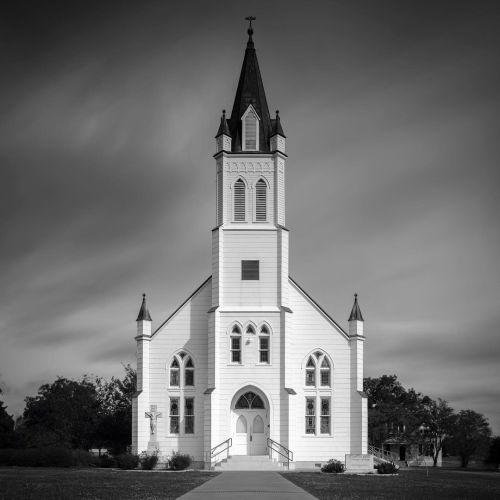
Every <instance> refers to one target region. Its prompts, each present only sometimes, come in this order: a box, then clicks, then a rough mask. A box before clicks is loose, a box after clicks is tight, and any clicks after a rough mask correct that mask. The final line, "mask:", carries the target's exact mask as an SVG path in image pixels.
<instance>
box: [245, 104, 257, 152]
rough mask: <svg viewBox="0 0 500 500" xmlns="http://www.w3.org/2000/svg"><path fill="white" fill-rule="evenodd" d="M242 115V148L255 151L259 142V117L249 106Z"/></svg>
mask: <svg viewBox="0 0 500 500" xmlns="http://www.w3.org/2000/svg"><path fill="white" fill-rule="evenodd" d="M249 108H250V109H248V110H247V112H246V113H245V115H244V116H243V150H244V151H257V150H258V149H259V148H258V147H257V145H258V143H259V119H258V117H257V113H255V111H254V110H253V108H252V107H251V106H249Z"/></svg>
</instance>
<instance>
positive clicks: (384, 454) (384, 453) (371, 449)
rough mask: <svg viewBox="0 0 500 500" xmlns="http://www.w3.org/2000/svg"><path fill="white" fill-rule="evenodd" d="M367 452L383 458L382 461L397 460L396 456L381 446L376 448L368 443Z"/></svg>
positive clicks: (392, 461)
mask: <svg viewBox="0 0 500 500" xmlns="http://www.w3.org/2000/svg"><path fill="white" fill-rule="evenodd" d="M368 453H370V454H371V455H373V456H374V457H377V458H379V459H380V460H383V461H384V462H391V463H394V460H397V457H396V456H394V455H393V454H392V453H391V452H390V451H387V450H383V449H382V448H377V447H376V446H372V445H371V444H369V445H368Z"/></svg>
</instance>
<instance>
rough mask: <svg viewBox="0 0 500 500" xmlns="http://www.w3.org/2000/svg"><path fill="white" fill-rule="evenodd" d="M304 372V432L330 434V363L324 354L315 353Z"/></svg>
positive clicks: (309, 358) (320, 352)
mask: <svg viewBox="0 0 500 500" xmlns="http://www.w3.org/2000/svg"><path fill="white" fill-rule="evenodd" d="M305 372H306V373H305V375H306V376H305V385H306V387H305V396H306V398H305V432H306V434H314V435H320V434H323V435H324V434H331V416H332V415H331V412H332V408H331V405H332V363H331V361H329V359H328V357H327V355H326V354H325V353H324V352H322V351H315V352H314V353H313V354H311V355H310V356H309V357H308V358H307V363H306V366H305Z"/></svg>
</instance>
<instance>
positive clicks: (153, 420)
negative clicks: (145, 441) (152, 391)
mask: <svg viewBox="0 0 500 500" xmlns="http://www.w3.org/2000/svg"><path fill="white" fill-rule="evenodd" d="M144 416H145V417H147V418H149V428H150V432H151V435H152V436H154V435H155V434H156V424H157V420H158V418H161V412H159V411H156V405H151V410H150V411H147V412H146V413H145V414H144Z"/></svg>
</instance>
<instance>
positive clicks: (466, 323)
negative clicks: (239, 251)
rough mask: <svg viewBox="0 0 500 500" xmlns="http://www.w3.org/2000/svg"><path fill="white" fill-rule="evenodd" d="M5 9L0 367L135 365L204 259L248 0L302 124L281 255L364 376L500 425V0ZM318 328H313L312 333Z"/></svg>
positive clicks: (47, 369) (32, 383)
mask: <svg viewBox="0 0 500 500" xmlns="http://www.w3.org/2000/svg"><path fill="white" fill-rule="evenodd" d="M3 5H4V6H3V8H2V14H1V16H0V23H1V24H0V40H1V41H0V60H1V66H2V67H1V69H0V168H1V174H2V175H1V176H2V183H1V185H2V195H1V197H0V209H1V214H2V215H1V218H0V229H1V240H0V252H1V261H0V282H1V287H0V337H1V338H0V340H1V343H0V384H1V386H2V388H3V389H4V391H5V394H4V399H5V402H6V404H8V406H9V411H11V412H20V411H22V409H23V399H24V397H25V396H26V395H34V394H35V393H36V391H37V388H38V386H39V385H40V384H42V383H45V382H50V381H52V380H54V378H55V377H56V376H57V375H62V376H66V377H78V376H81V375H82V374H84V373H93V374H97V375H103V376H106V377H109V376H111V375H121V374H122V368H121V363H122V362H123V363H128V362H134V356H135V343H134V340H133V337H134V334H135V318H136V314H137V311H138V309H139V305H140V297H141V293H142V292H143V291H144V292H146V293H147V294H148V297H149V305H150V309H151V313H152V316H153V319H154V323H153V325H154V326H158V325H159V324H160V323H161V321H162V320H163V319H165V317H166V316H168V315H169V313H170V312H171V311H172V310H173V309H174V308H175V307H177V306H178V305H179V304H180V303H181V302H182V301H183V300H184V299H185V298H186V297H187V296H188V295H189V294H190V293H191V292H192V291H193V290H194V289H195V288H196V287H197V286H198V285H199V284H200V283H201V282H202V281H203V280H204V279H205V278H206V277H207V276H208V275H209V274H210V251H211V232H210V230H211V228H212V227H213V225H214V220H215V183H214V180H215V165H214V161H213V159H212V154H213V153H214V151H215V148H214V139H213V136H214V135H215V133H216V131H217V127H218V123H219V118H220V113H221V109H222V108H226V109H228V111H229V110H230V109H231V106H232V101H233V98H234V94H235V90H236V83H237V78H238V75H239V71H240V68H241V62H242V59H243V53H244V48H245V44H246V39H247V36H246V25H245V22H244V20H243V18H244V17H245V16H247V15H250V14H252V15H255V16H256V17H257V21H256V23H255V36H254V39H255V45H256V49H257V54H258V58H259V62H260V67H261V71H262V75H263V79H264V85H265V88H266V92H267V99H268V103H269V106H270V109H271V110H274V109H279V110H280V114H281V117H282V124H283V127H284V130H285V133H286V134H287V140H288V144H287V146H288V151H287V152H288V153H289V162H288V165H287V169H288V170H287V226H288V227H289V229H290V231H291V233H290V243H291V250H290V258H291V264H290V272H291V275H292V276H293V277H294V278H295V279H296V280H297V281H298V282H299V283H300V284H301V286H303V287H304V288H305V289H306V290H307V291H308V292H309V293H310V294H311V295H312V296H313V297H314V298H315V299H316V300H317V301H318V302H319V303H320V304H321V305H322V306H323V307H324V308H325V309H326V310H327V311H329V312H330V313H331V314H332V316H333V317H334V318H335V319H336V320H337V321H339V322H340V323H341V324H342V325H343V326H344V327H346V326H347V324H346V323H347V322H346V320H347V317H348V314H349V310H350V307H351V305H352V295H353V293H354V292H355V291H356V292H358V293H359V294H360V304H361V308H362V311H363V314H364V315H365V319H366V323H365V328H366V336H367V343H366V354H365V373H366V375H368V376H379V375H382V374H384V373H387V374H391V373H396V374H397V375H398V376H399V378H400V380H401V381H402V383H403V384H404V385H405V386H406V387H415V389H417V390H419V391H421V392H423V393H426V394H429V395H430V396H433V397H443V398H445V399H447V400H448V401H449V402H450V404H451V405H452V406H453V407H455V408H456V409H462V408H471V409H474V410H476V411H479V412H481V413H484V414H485V415H486V416H487V417H488V418H489V420H490V422H491V424H492V426H493V429H494V431H495V432H496V433H497V434H498V433H500V380H499V378H500V377H499V374H500V369H499V365H500V363H499V356H500V342H499V333H500V332H499V325H500V265H499V255H500V252H499V248H500V224H499V221H498V217H499V213H500V197H499V194H498V192H499V187H500V186H499V184H500V183H499V174H498V169H499V168H500V166H499V157H500V146H499V144H500V142H499V128H500V127H499V116H500V98H499V89H500V51H499V47H500V15H499V12H500V4H499V3H498V2H496V1H492V2H488V1H481V2H477V1H472V0H471V1H469V2H461V1H439V2H437V1H434V0H433V1H422V0H419V1H416V0H414V1H408V0H393V1H376V2H375V1H368V0H367V1H347V0H346V1H328V2H327V1H315V2H304V1H300V2H291V1H273V2H269V1H262V2H252V1H248V2H234V1H218V2H203V1H201V0H200V1H197V2H195V1H184V2H169V1H139V0H138V1H136V2H125V1H106V2H101V1H90V0H86V1H76V0H70V1H68V0H65V1H24V2H18V1H7V2H5V3H4V4H3ZM304 334H307V332H304Z"/></svg>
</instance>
